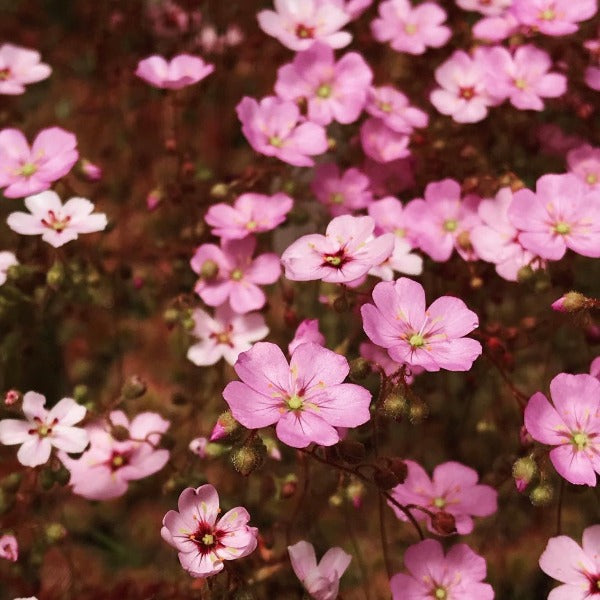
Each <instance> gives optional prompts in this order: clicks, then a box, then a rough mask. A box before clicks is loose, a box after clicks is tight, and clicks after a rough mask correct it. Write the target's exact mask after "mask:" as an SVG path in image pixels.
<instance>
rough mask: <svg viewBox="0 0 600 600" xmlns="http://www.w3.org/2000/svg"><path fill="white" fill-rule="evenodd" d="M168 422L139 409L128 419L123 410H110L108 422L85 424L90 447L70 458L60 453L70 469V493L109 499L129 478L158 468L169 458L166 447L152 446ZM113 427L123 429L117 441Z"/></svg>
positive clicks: (117, 494)
mask: <svg viewBox="0 0 600 600" xmlns="http://www.w3.org/2000/svg"><path fill="white" fill-rule="evenodd" d="M169 425H170V423H169V421H166V420H165V419H163V418H162V417H161V416H160V415H158V414H157V413H153V412H143V413H140V414H138V415H136V416H135V418H134V419H133V420H132V421H131V422H130V421H129V419H128V418H127V416H126V415H125V413H124V412H122V411H120V410H114V411H112V412H111V413H110V418H109V421H108V422H99V423H94V424H92V425H88V426H87V428H86V429H87V431H88V434H89V437H90V448H89V449H88V450H86V451H85V452H84V453H83V454H82V455H81V458H79V459H78V460H73V459H72V458H69V457H68V456H67V455H65V454H64V453H61V454H60V460H61V461H62V463H63V464H64V465H65V467H66V468H67V469H69V471H70V472H71V480H70V484H71V485H72V487H73V493H74V494H77V495H78V496H83V497H84V498H87V499H88V500H109V499H111V498H117V497H118V496H122V495H123V494H124V493H125V492H126V491H127V488H128V486H129V482H130V481H135V480H137V479H143V478H144V477H148V476H149V475H152V474H153V473H156V472H157V471H160V470H161V469H162V468H163V467H164V466H165V464H166V463H167V461H168V460H169V451H168V450H162V449H161V450H159V449H157V448H156V446H157V445H158V443H159V442H160V439H161V437H162V434H163V433H164V432H165V431H166V430H167V429H168V428H169ZM113 427H122V428H124V430H126V432H125V433H126V436H128V437H126V438H125V439H122V437H121V436H119V439H120V440H122V441H117V440H116V439H115V438H113V437H112V435H111V434H110V431H111V429H112V428H113Z"/></svg>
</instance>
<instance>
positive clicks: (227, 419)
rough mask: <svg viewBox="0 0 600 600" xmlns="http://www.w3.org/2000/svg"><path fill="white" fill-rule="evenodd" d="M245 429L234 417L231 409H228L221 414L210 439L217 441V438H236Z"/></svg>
mask: <svg viewBox="0 0 600 600" xmlns="http://www.w3.org/2000/svg"><path fill="white" fill-rule="evenodd" d="M242 431H243V429H242V427H241V425H240V424H239V423H238V422H237V421H236V420H235V419H234V418H233V415H232V414H231V411H230V410H226V411H225V412H222V413H221V414H220V415H219V418H218V419H217V422H216V423H215V426H214V427H213V430H212V431H211V434H210V438H209V440H210V441H211V442H216V441H217V440H225V439H228V440H234V439H237V438H238V437H239V435H240V434H241V433H242Z"/></svg>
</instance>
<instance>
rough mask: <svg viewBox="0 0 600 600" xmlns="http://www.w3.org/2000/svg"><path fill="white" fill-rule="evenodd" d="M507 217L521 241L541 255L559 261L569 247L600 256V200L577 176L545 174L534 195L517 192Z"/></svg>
mask: <svg viewBox="0 0 600 600" xmlns="http://www.w3.org/2000/svg"><path fill="white" fill-rule="evenodd" d="M508 217H509V219H510V221H511V223H512V224H513V225H514V226H515V227H516V228H517V229H519V230H520V231H521V233H520V234H519V242H520V243H521V244H522V245H523V246H524V247H525V248H526V249H527V250H529V251H530V252H533V253H534V254H537V255H538V256H541V257H542V258H547V259H549V260H560V259H561V258H562V257H563V256H564V255H565V252H566V251H567V248H569V249H571V250H573V252H576V253H577V254H582V255H583V256H591V257H594V258H598V257H600V202H598V198H597V197H596V194H595V192H594V191H593V190H590V188H589V187H588V186H587V185H586V184H584V183H583V182H582V181H581V180H580V179H579V178H578V177H576V176H575V175H571V174H569V173H567V174H565V175H543V176H542V177H540V178H539V179H538V181H537V184H536V191H535V194H534V193H533V192H532V191H531V190H528V189H522V190H519V191H518V192H515V194H514V198H513V201H512V203H511V205H510V207H509V209H508Z"/></svg>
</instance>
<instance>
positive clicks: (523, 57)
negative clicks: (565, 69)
mask: <svg viewBox="0 0 600 600" xmlns="http://www.w3.org/2000/svg"><path fill="white" fill-rule="evenodd" d="M481 56H482V57H483V58H482V61H483V64H484V66H485V68H486V70H487V76H486V85H487V89H488V92H489V93H490V94H491V95H492V96H494V97H496V98H498V99H499V100H500V101H502V100H504V99H505V98H508V99H509V101H510V103H511V104H512V105H513V106H515V107H516V108H520V109H522V110H528V109H529V110H543V108H544V101H543V100H542V98H557V97H558V96H562V95H563V94H564V93H565V92H566V91H567V78H566V77H565V76H564V75H561V74H559V73H549V70H550V69H551V68H552V59H551V58H550V55H549V54H548V53H547V52H545V51H544V50H540V49H539V48H536V47H535V46H532V45H531V44H527V45H526V46H519V47H518V48H517V50H516V51H515V53H514V54H513V55H511V53H510V52H509V51H508V50H507V49H506V48H503V47H501V46H495V47H493V48H490V49H488V50H487V51H485V52H483V53H482V54H481Z"/></svg>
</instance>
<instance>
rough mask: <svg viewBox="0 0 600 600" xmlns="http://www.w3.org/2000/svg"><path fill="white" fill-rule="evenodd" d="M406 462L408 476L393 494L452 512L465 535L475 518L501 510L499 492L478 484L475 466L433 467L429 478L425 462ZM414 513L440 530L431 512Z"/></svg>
mask: <svg viewBox="0 0 600 600" xmlns="http://www.w3.org/2000/svg"><path fill="white" fill-rule="evenodd" d="M404 462H405V464H406V466H407V467H408V476H407V478H406V480H405V481H404V483H401V484H400V485H397V486H396V487H395V488H394V489H393V490H392V492H391V494H392V496H393V497H394V498H395V499H396V500H397V501H398V502H399V503H400V504H417V505H419V506H422V507H424V508H426V509H428V510H429V511H431V512H432V513H437V512H440V511H444V512H447V513H450V514H451V515H452V516H453V517H454V519H455V523H456V531H457V532H458V533H460V534H461V535H465V534H467V533H471V532H472V531H473V519H472V517H474V516H475V517H487V516H489V515H492V514H494V513H495V512H496V510H497V509H498V501H497V498H498V493H497V492H496V490H494V489H493V488H491V487H490V486H489V485H480V484H478V483H477V481H478V479H479V478H478V476H477V473H476V472H475V471H474V470H473V469H470V468H469V467H466V466H465V465H462V464H461V463H458V462H445V463H443V464H441V465H438V466H437V467H436V468H435V469H434V470H433V478H432V479H429V476H428V475H427V473H426V472H425V469H423V467H421V465H419V464H417V463H416V462H414V461H412V460H405V461H404ZM388 504H389V503H388ZM390 506H391V508H392V509H393V511H394V512H395V513H396V516H397V517H398V518H399V519H400V520H401V521H407V520H408V519H407V517H406V515H405V514H404V513H403V512H401V511H400V510H398V509H397V508H396V507H395V506H394V505H393V504H390ZM413 515H414V516H415V517H416V518H417V519H419V520H425V521H426V522H427V528H428V529H429V531H431V532H432V533H436V531H435V529H434V528H433V527H432V524H431V517H430V516H429V515H428V514H427V513H421V512H420V511H419V510H418V509H416V510H414V511H413Z"/></svg>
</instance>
